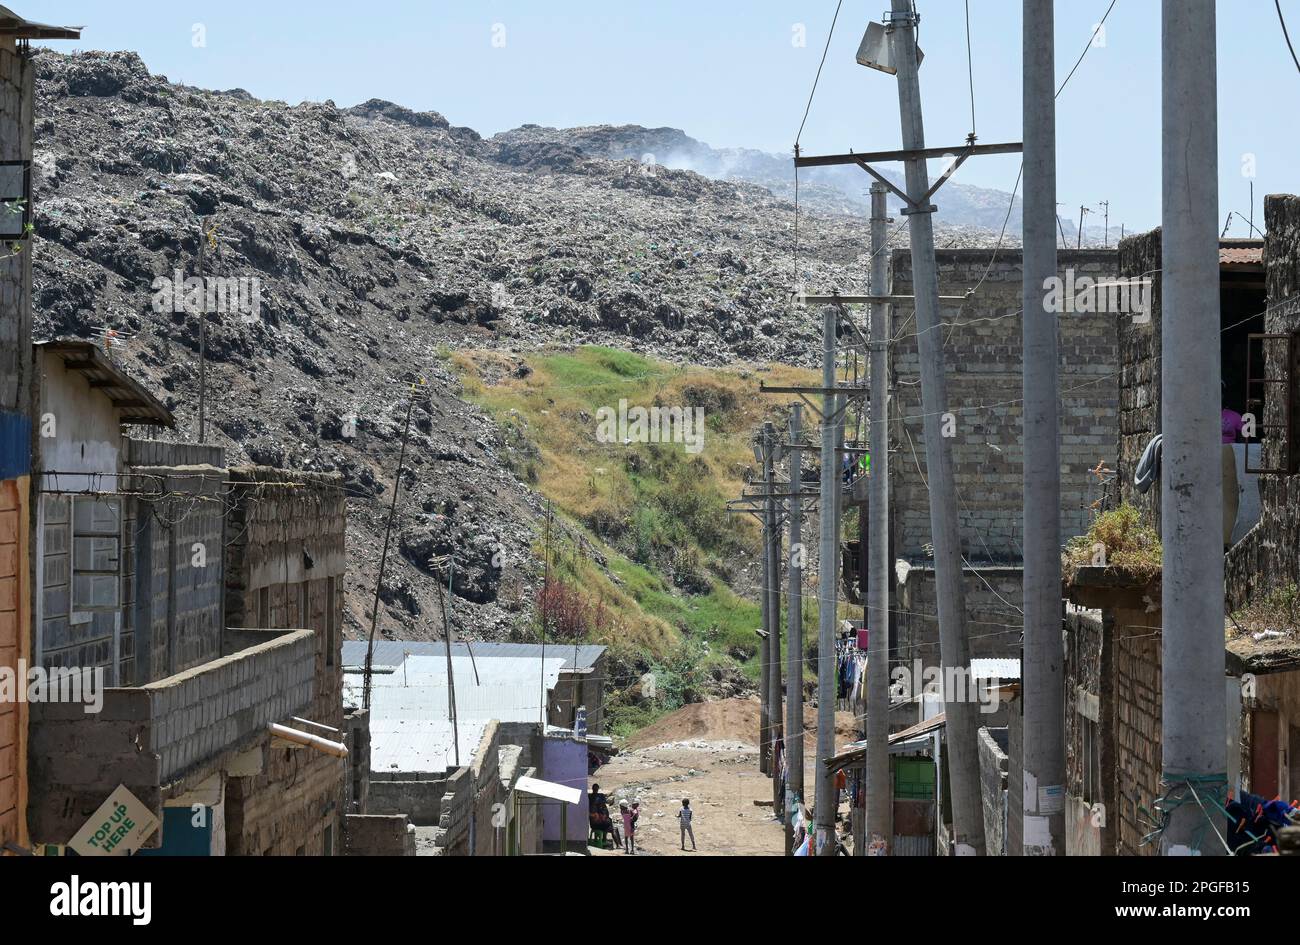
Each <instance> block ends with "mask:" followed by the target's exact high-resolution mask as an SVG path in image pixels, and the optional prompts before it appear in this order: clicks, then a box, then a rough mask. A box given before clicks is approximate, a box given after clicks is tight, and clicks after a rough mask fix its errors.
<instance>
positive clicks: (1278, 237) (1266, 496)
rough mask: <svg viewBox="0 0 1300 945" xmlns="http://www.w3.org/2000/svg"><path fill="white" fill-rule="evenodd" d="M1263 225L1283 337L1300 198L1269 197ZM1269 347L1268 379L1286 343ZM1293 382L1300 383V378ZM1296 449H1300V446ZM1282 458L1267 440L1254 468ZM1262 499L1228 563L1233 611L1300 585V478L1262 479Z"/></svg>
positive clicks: (1293, 303)
mask: <svg viewBox="0 0 1300 945" xmlns="http://www.w3.org/2000/svg"><path fill="white" fill-rule="evenodd" d="M1264 226H1265V228H1266V231H1267V236H1266V238H1265V244H1264V266H1265V275H1264V279H1265V285H1266V291H1267V295H1268V311H1267V312H1266V314H1265V316H1264V330H1265V331H1266V332H1270V333H1278V334H1288V333H1291V332H1295V331H1300V197H1296V196H1291V195H1270V196H1269V197H1267V198H1265V200H1264ZM1270 347H1271V348H1272V350H1271V351H1270V352H1269V357H1270V360H1269V361H1268V363H1267V366H1266V370H1267V373H1268V376H1269V377H1281V376H1283V368H1282V366H1281V365H1280V364H1278V363H1277V362H1276V359H1275V357H1274V356H1275V355H1277V354H1280V348H1281V345H1279V344H1275V345H1272V346H1270ZM1292 383H1293V384H1297V383H1300V378H1294V379H1293V381H1292ZM1282 419H1283V414H1282V404H1281V398H1279V397H1276V396H1275V397H1272V398H1270V399H1269V400H1268V403H1267V404H1266V406H1265V411H1264V421H1263V422H1264V423H1267V424H1279V423H1281V422H1282ZM1292 448H1293V449H1300V443H1297V444H1294V445H1293V447H1292ZM1252 452H1254V451H1253V450H1252ZM1280 459H1281V457H1280V451H1279V449H1278V447H1277V441H1276V440H1275V439H1274V440H1270V438H1269V437H1268V436H1265V447H1264V449H1263V451H1262V456H1260V458H1258V459H1257V458H1256V457H1255V456H1254V455H1252V457H1251V464H1252V466H1254V465H1261V466H1270V467H1272V466H1280V465H1281V462H1280ZM1259 497H1260V504H1261V506H1262V514H1261V516H1260V520H1259V522H1258V524H1256V526H1255V527H1254V528H1253V529H1252V530H1251V531H1250V532H1248V533H1247V534H1246V537H1244V538H1243V539H1242V540H1241V541H1240V542H1238V543H1237V544H1236V545H1235V546H1234V547H1233V548H1232V550H1231V552H1230V553H1229V554H1228V557H1227V560H1226V562H1225V564H1226V575H1225V576H1226V579H1227V591H1228V600H1229V603H1230V605H1231V606H1233V607H1234V608H1235V607H1241V606H1242V605H1243V604H1245V603H1246V602H1247V601H1249V600H1250V599H1251V598H1252V597H1256V596H1264V595H1267V594H1268V593H1269V591H1271V590H1273V589H1275V588H1280V587H1284V586H1285V585H1287V584H1295V583H1300V476H1280V475H1261V476H1260V477H1259Z"/></svg>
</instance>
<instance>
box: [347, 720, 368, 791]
mask: <svg viewBox="0 0 1300 945" xmlns="http://www.w3.org/2000/svg"><path fill="white" fill-rule="evenodd" d="M343 730H344V731H345V732H346V733H347V739H346V740H347V745H348V783H347V792H346V794H345V795H344V801H345V803H346V807H345V808H344V809H345V810H346V811H347V812H348V813H350V814H364V813H367V812H368V811H369V810H370V807H369V804H370V710H369V709H357V708H348V709H347V710H346V714H345V715H344V716H343Z"/></svg>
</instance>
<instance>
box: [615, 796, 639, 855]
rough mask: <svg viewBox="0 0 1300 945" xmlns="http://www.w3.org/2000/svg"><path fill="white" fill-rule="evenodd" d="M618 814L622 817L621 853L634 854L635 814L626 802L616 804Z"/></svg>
mask: <svg viewBox="0 0 1300 945" xmlns="http://www.w3.org/2000/svg"><path fill="white" fill-rule="evenodd" d="M618 812H619V813H620V814H622V815H623V851H624V852H625V853H636V814H634V813H633V812H632V809H631V808H630V807H628V806H627V801H619V802H618Z"/></svg>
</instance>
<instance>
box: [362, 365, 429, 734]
mask: <svg viewBox="0 0 1300 945" xmlns="http://www.w3.org/2000/svg"><path fill="white" fill-rule="evenodd" d="M422 387H424V380H423V379H421V380H420V382H419V384H412V385H411V391H410V398H409V399H408V400H407V402H406V422H405V423H404V424H403V425H402V448H401V450H400V451H399V452H398V454H397V475H396V476H394V477H393V497H392V499H390V500H389V502H388V521H387V522H386V523H385V525H384V548H383V551H381V552H380V554H379V574H378V576H377V577H376V578H375V601H374V605H373V606H372V607H371V609H370V635H369V637H368V638H367V643H366V672H365V680H364V683H363V685H362V690H361V694H362V700H361V704H362V707H363V708H366V709H369V708H370V685H371V677H372V675H373V669H374V661H375V630H376V628H377V627H378V625H379V592H380V590H381V589H382V588H383V586H384V569H385V567H387V565H388V544H389V539H390V538H391V537H392V534H393V518H394V516H395V515H396V514H397V496H398V493H400V492H401V491H402V473H403V472H404V471H405V469H406V441H407V438H408V437H409V436H410V434H411V409H412V408H413V407H414V406H415V395H416V392H417V391H418V390H420V389H421V388H422Z"/></svg>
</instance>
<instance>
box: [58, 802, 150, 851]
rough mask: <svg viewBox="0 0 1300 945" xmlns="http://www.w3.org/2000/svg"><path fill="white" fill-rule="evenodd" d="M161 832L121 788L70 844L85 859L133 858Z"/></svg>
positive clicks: (146, 813) (146, 809) (142, 808)
mask: <svg viewBox="0 0 1300 945" xmlns="http://www.w3.org/2000/svg"><path fill="white" fill-rule="evenodd" d="M157 829H158V818H157V817H155V816H154V815H153V812H152V811H150V810H149V808H148V807H145V805H144V804H142V803H140V801H139V799H138V798H137V797H136V796H135V795H134V794H132V793H131V792H130V791H128V790H127V789H126V785H124V784H119V785H118V786H117V788H116V790H114V791H113V793H112V794H110V795H109V796H108V800H106V801H105V802H104V803H103V804H102V805H100V808H99V810H97V811H95V813H94V814H93V815H92V816H91V818H90V820H88V821H86V823H85V825H84V826H83V827H82V828H81V829H80V830H78V831H77V833H76V836H74V837H73V838H72V839H71V840H69V841H68V846H69V847H70V848H71V849H73V850H76V851H77V853H78V854H79V855H81V856H130V855H131V854H132V853H134V852H135V851H136V850H139V849H140V847H141V846H142V845H143V844H144V842H145V841H146V840H148V839H149V837H150V836H151V835H152V834H153V832H154V831H155V830H157Z"/></svg>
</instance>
